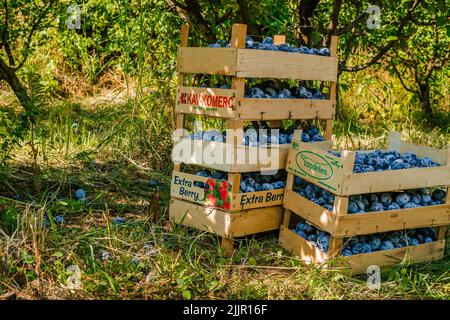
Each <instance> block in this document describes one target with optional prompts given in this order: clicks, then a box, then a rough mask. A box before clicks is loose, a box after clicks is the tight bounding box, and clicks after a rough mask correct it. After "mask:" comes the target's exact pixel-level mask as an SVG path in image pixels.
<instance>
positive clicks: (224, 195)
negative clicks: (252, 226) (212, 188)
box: [219, 189, 228, 202]
mask: <svg viewBox="0 0 450 320" xmlns="http://www.w3.org/2000/svg"><path fill="white" fill-rule="evenodd" d="M219 194H220V198H221V199H222V201H223V202H228V190H226V189H220V191H219Z"/></svg>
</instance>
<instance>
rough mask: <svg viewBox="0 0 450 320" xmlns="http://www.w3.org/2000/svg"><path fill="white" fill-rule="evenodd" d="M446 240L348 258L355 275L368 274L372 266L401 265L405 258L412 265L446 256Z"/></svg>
mask: <svg viewBox="0 0 450 320" xmlns="http://www.w3.org/2000/svg"><path fill="white" fill-rule="evenodd" d="M444 248H445V240H439V241H435V242H430V243H426V244H421V245H417V246H411V247H405V248H398V249H393V250H386V251H377V252H371V253H365V254H358V255H355V256H349V257H346V260H347V261H348V262H349V264H350V270H351V273H353V274H361V273H365V272H367V268H368V267H369V266H371V265H377V266H380V267H384V266H391V265H395V264H399V263H401V262H402V261H403V260H404V259H405V258H406V259H409V261H410V262H412V263H419V262H426V261H434V260H438V259H441V258H442V257H443V255H444Z"/></svg>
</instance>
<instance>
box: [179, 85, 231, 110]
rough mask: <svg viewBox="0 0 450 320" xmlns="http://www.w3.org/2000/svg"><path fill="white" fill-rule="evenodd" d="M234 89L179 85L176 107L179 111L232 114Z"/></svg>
mask: <svg viewBox="0 0 450 320" xmlns="http://www.w3.org/2000/svg"><path fill="white" fill-rule="evenodd" d="M235 96H236V95H235V90H231V89H217V88H192V87H179V88H178V89H177V101H176V109H177V111H179V112H185V113H196V114H203V113H206V114H215V115H219V116H224V117H232V116H234V111H235V110H236V97H235Z"/></svg>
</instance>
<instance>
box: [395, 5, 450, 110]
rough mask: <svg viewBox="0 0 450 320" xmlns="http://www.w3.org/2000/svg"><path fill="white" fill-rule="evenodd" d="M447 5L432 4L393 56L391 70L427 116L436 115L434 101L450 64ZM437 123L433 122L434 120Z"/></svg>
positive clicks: (424, 11)
mask: <svg viewBox="0 0 450 320" xmlns="http://www.w3.org/2000/svg"><path fill="white" fill-rule="evenodd" d="M447 15H448V8H447V7H446V6H445V1H437V2H433V3H429V4H427V5H426V6H424V10H421V13H420V16H419V17H417V18H416V19H415V21H414V23H415V27H414V28H412V29H411V34H412V35H411V36H410V37H409V38H408V39H405V40H404V41H401V43H400V45H399V49H398V50H395V51H393V52H391V53H390V54H389V58H390V60H389V66H390V68H391V70H392V71H393V73H394V74H395V75H396V76H397V77H398V78H399V79H400V82H401V84H402V86H403V87H404V88H405V90H407V91H408V92H411V93H412V94H413V95H414V97H416V98H418V100H419V102H420V104H421V106H422V109H423V111H424V113H425V114H426V115H427V116H431V115H432V114H433V108H432V99H433V97H435V96H439V95H441V91H440V90H439V88H440V87H442V85H443V84H444V83H442V79H445V78H447V79H448V74H447V76H445V72H447V73H448V67H449V60H450V51H449V48H450V28H449V26H447V28H446V25H447V24H448V17H447ZM431 119H433V118H431Z"/></svg>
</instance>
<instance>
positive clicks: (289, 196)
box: [283, 190, 337, 235]
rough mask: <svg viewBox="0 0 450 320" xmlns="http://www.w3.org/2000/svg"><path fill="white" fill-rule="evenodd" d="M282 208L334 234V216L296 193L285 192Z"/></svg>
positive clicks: (335, 218)
mask: <svg viewBox="0 0 450 320" xmlns="http://www.w3.org/2000/svg"><path fill="white" fill-rule="evenodd" d="M283 206H284V207H285V208H286V209H289V210H291V211H292V212H293V213H295V214H296V215H298V216H300V217H301V218H303V219H305V220H308V222H310V223H311V224H313V225H315V226H316V227H318V228H319V229H322V230H323V231H326V232H328V233H330V234H332V235H334V234H335V223H336V220H337V217H336V215H335V214H333V213H332V212H330V211H328V210H327V209H325V208H323V207H321V206H319V205H318V204H315V203H314V202H312V201H310V200H308V199H306V198H304V197H302V196H301V195H299V194H297V193H296V192H294V191H292V190H285V193H284V202H283Z"/></svg>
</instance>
